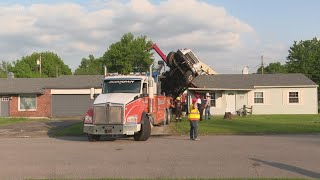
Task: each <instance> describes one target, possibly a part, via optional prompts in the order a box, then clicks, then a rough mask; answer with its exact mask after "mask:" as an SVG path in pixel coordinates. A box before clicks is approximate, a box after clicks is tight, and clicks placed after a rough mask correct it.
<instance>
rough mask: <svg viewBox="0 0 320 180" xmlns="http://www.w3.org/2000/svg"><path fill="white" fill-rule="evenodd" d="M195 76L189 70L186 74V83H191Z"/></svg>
mask: <svg viewBox="0 0 320 180" xmlns="http://www.w3.org/2000/svg"><path fill="white" fill-rule="evenodd" d="M193 78H194V75H193V73H192V71H190V70H189V71H187V72H186V73H185V74H184V79H185V82H186V85H189V84H190V83H191V82H192V80H193Z"/></svg>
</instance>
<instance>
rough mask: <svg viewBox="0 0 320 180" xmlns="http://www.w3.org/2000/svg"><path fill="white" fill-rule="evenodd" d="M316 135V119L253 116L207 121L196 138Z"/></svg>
mask: <svg viewBox="0 0 320 180" xmlns="http://www.w3.org/2000/svg"><path fill="white" fill-rule="evenodd" d="M170 128H171V129H172V130H173V132H174V134H178V135H180V134H185V135H186V134H188V133H189V128H190V124H189V121H188V120H187V119H186V118H184V119H183V120H182V122H181V123H180V122H179V123H175V122H172V123H171V124H170ZM82 130H83V124H82V123H79V124H75V125H73V126H70V127H68V128H65V129H62V130H58V131H56V132H55V133H54V135H56V136H78V135H83V132H82ZM301 133H320V115H254V116H246V117H238V116H236V117H233V119H232V120H224V119H223V117H222V116H214V117H211V119H210V120H208V121H205V120H203V121H200V122H199V134H200V135H223V134H226V135H227V134H230V135H231V134H235V135H237V134H249V135H251V134H252V135H253V134H301Z"/></svg>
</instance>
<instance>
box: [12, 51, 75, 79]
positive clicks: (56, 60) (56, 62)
mask: <svg viewBox="0 0 320 180" xmlns="http://www.w3.org/2000/svg"><path fill="white" fill-rule="evenodd" d="M40 57H41V75H40V65H38V64H37V61H38V60H40ZM8 70H9V71H11V72H13V73H14V75H15V77H17V78H35V77H56V76H57V75H70V74H71V69H70V68H69V67H68V66H67V65H66V64H64V62H63V61H62V59H61V58H60V57H59V56H58V55H57V54H55V53H53V52H41V53H36V52H35V53H32V54H31V55H30V56H25V57H22V58H21V59H20V60H17V61H16V62H14V63H13V66H11V67H8Z"/></svg>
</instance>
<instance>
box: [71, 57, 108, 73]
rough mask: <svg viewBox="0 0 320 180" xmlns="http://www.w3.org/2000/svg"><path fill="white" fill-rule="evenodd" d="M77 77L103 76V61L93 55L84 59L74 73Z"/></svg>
mask: <svg viewBox="0 0 320 180" xmlns="http://www.w3.org/2000/svg"><path fill="white" fill-rule="evenodd" d="M74 74H75V75H98V74H103V64H102V61H101V59H95V58H94V56H93V55H89V58H83V59H82V61H81V64H80V65H79V67H78V68H77V69H76V70H75V72H74Z"/></svg>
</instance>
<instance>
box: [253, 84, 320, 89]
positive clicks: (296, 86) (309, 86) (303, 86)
mask: <svg viewBox="0 0 320 180" xmlns="http://www.w3.org/2000/svg"><path fill="white" fill-rule="evenodd" d="M253 87H254V88H315V87H319V85H294V86H253Z"/></svg>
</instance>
